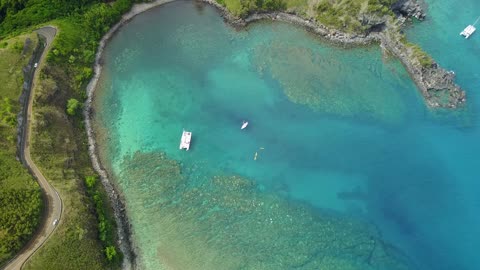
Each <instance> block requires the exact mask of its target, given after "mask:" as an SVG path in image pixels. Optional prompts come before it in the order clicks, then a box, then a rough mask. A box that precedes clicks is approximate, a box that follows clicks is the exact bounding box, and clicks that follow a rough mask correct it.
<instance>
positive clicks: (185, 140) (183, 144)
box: [180, 130, 192, 151]
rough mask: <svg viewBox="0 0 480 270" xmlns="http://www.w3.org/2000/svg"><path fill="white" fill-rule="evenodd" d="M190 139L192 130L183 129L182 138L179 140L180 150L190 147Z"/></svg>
mask: <svg viewBox="0 0 480 270" xmlns="http://www.w3.org/2000/svg"><path fill="white" fill-rule="evenodd" d="M191 140H192V132H190V131H185V130H183V133H182V139H181V140H180V150H182V149H186V150H187V151H188V149H190V142H191Z"/></svg>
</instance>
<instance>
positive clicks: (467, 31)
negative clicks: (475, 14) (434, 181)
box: [460, 25, 477, 38]
mask: <svg viewBox="0 0 480 270" xmlns="http://www.w3.org/2000/svg"><path fill="white" fill-rule="evenodd" d="M475 30H477V29H476V28H475V26H473V25H469V26H467V27H466V28H465V29H463V31H462V32H461V33H460V35H461V36H464V37H465V38H469V37H470V36H471V35H472V34H473V33H474V32H475Z"/></svg>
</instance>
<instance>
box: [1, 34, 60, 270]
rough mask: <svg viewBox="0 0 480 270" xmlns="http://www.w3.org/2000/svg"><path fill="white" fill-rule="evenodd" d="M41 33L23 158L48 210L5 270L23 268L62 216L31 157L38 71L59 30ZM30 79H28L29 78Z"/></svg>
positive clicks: (55, 197)
mask: <svg viewBox="0 0 480 270" xmlns="http://www.w3.org/2000/svg"><path fill="white" fill-rule="evenodd" d="M37 33H38V34H40V35H41V36H43V37H44V38H45V40H46V46H45V49H44V50H43V53H42V54H41V56H40V59H38V68H36V69H35V70H34V71H33V72H31V73H30V76H31V77H30V80H29V81H30V82H32V83H31V88H30V89H32V90H31V91H30V95H29V97H28V99H27V102H28V107H26V108H27V112H26V122H25V125H24V127H23V128H24V130H23V132H22V133H23V136H22V143H21V151H20V152H21V154H20V156H21V159H22V162H23V163H24V164H25V165H26V166H27V168H28V169H29V171H30V172H31V174H32V175H33V176H34V177H35V178H36V179H37V181H38V184H39V185H40V187H41V189H42V191H43V195H44V198H45V203H46V205H45V208H44V209H45V210H44V216H43V218H44V219H43V221H42V224H41V225H40V228H39V229H38V231H37V232H36V233H35V235H34V236H33V237H32V239H31V240H30V242H29V243H28V244H27V246H26V247H25V248H23V250H21V251H20V253H19V254H17V256H16V257H15V258H13V259H12V260H11V261H10V262H9V263H8V264H7V265H6V266H5V270H17V269H21V268H22V267H23V265H24V263H25V262H26V261H27V260H28V259H29V258H30V257H31V256H32V255H33V254H34V253H35V252H36V251H37V250H38V249H39V248H40V247H41V246H42V245H43V244H44V243H45V242H46V241H47V240H48V238H49V236H50V235H51V234H52V233H53V231H54V230H55V229H56V228H57V226H58V223H60V222H61V220H60V218H61V216H62V211H63V207H62V200H61V198H60V196H59V195H58V193H57V191H56V190H55V189H54V188H53V187H52V186H51V185H50V184H49V183H48V181H47V179H46V178H45V177H44V176H43V174H42V172H41V171H40V170H39V169H38V167H37V166H36V165H35V163H34V162H33V161H32V158H31V156H30V135H31V115H32V104H33V89H34V87H33V86H34V85H35V83H36V82H37V80H38V76H39V74H38V72H36V71H37V70H39V69H41V68H42V66H43V64H44V62H45V56H46V54H47V52H48V51H49V49H50V46H51V44H52V41H53V39H54V38H55V35H56V33H57V30H56V29H55V28H53V27H43V28H40V29H38V30H37ZM27 81H28V80H27ZM55 220H57V224H56V225H54V224H53V223H54V221H55Z"/></svg>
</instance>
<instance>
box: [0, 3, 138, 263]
mask: <svg viewBox="0 0 480 270" xmlns="http://www.w3.org/2000/svg"><path fill="white" fill-rule="evenodd" d="M62 1H63V2H65V1H64V0H57V1H56V2H59V3H60V2H62ZM30 2H35V3H36V4H38V5H40V6H42V8H41V9H39V10H42V11H43V12H44V13H45V14H57V13H58V14H57V15H58V19H56V20H53V21H51V18H52V16H50V15H48V16H43V15H42V12H40V13H38V14H37V15H38V16H37V17H35V18H33V17H32V16H30V15H31V14H32V13H35V12H36V11H37V7H38V5H31V6H28V7H27V8H25V9H24V10H22V11H20V12H18V13H17V14H14V15H12V16H7V18H6V19H5V20H3V21H1V20H0V46H2V44H3V42H4V40H2V38H5V37H7V36H13V35H15V34H16V33H22V32H25V31H29V30H31V29H34V28H37V27H39V26H40V24H41V23H46V24H51V25H55V26H57V28H58V29H59V32H58V34H57V37H56V38H55V41H54V44H53V47H52V50H51V53H49V54H48V57H47V59H48V61H47V64H46V65H45V66H44V67H43V69H42V70H41V71H40V79H39V81H38V82H37V83H36V87H35V90H34V91H35V96H34V105H33V106H34V108H33V117H32V118H33V119H32V153H31V154H32V158H33V159H34V161H35V163H36V164H37V166H38V167H39V168H40V169H41V170H42V172H43V173H44V175H45V176H46V177H47V178H48V180H49V181H50V182H51V183H52V184H53V185H54V186H55V188H56V189H57V190H58V191H59V193H60V196H61V197H62V200H63V203H64V205H63V206H64V216H63V217H62V221H61V222H60V224H59V225H58V226H59V227H58V229H57V230H56V231H55V233H54V234H53V235H52V237H51V238H50V239H49V241H48V242H47V243H46V244H45V245H44V246H43V247H42V248H41V249H40V250H39V252H37V253H36V254H35V255H34V256H33V257H32V258H31V260H30V261H29V262H28V263H27V265H26V268H27V269H117V268H119V267H120V262H121V254H117V256H114V257H113V259H112V261H110V262H109V260H108V259H107V258H106V256H105V248H106V247H110V249H109V250H111V248H113V246H115V238H116V235H115V223H114V219H113V215H112V209H111V208H110V205H109V204H108V202H107V196H106V194H105V191H104V190H103V188H102V185H101V184H97V185H96V186H95V187H94V188H93V190H90V192H89V194H87V192H86V190H85V185H84V179H85V177H86V176H90V175H94V172H93V169H92V167H91V162H90V158H89V156H88V151H87V143H86V133H85V131H84V125H83V119H82V115H81V110H78V111H77V112H76V115H75V116H67V114H66V112H65V106H66V103H67V100H68V99H70V98H76V99H78V100H80V101H82V100H83V99H84V97H85V96H86V95H85V85H86V83H87V82H88V80H89V79H90V77H91V75H92V69H91V66H92V65H93V61H94V56H95V51H96V49H97V46H98V40H99V39H100V37H101V36H102V35H103V33H105V32H106V31H107V30H108V26H109V25H111V24H113V23H114V22H115V21H117V20H118V19H119V18H120V15H121V14H122V13H124V12H126V11H127V10H128V9H129V7H130V6H131V3H132V2H133V1H132V0H117V1H115V2H111V3H109V4H103V3H101V2H103V1H100V0H98V1H97V0H84V1H81V2H82V3H80V2H78V3H76V4H72V5H81V6H76V7H75V8H73V9H72V10H71V11H68V12H61V13H59V12H57V11H55V7H54V6H53V5H50V4H49V1H48V0H31V1H30ZM67 2H68V1H67ZM96 2H98V3H96ZM50 11H52V12H50ZM57 15H55V16H57ZM0 19H1V18H0ZM12 26H15V27H12ZM8 29H10V30H8ZM2 66H3V65H2ZM5 66H6V65H5ZM0 69H1V67H0ZM20 83H21V81H20ZM7 143H8V144H9V145H10V146H12V147H14V145H15V138H14V136H13V137H12V136H11V139H10V140H9V141H8V142H7ZM2 168H3V165H2ZM37 189H38V188H37ZM89 195H90V196H89ZM93 195H97V196H96V199H95V200H94V198H92V197H93ZM9 215H11V213H9ZM6 250H7V251H8V252H12V251H14V250H13V249H10V248H7V249H6ZM117 250H118V249H117ZM110 254H111V253H110Z"/></svg>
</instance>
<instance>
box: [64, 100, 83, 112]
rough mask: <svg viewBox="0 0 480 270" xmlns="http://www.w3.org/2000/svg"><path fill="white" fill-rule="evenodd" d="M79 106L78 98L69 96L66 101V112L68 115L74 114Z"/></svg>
mask: <svg viewBox="0 0 480 270" xmlns="http://www.w3.org/2000/svg"><path fill="white" fill-rule="evenodd" d="M80 107H81V105H80V102H78V100H76V99H74V98H71V99H69V100H68V101H67V114H68V115H70V116H74V115H75V114H77V111H78V109H79V108H80Z"/></svg>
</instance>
